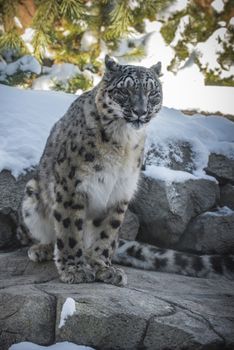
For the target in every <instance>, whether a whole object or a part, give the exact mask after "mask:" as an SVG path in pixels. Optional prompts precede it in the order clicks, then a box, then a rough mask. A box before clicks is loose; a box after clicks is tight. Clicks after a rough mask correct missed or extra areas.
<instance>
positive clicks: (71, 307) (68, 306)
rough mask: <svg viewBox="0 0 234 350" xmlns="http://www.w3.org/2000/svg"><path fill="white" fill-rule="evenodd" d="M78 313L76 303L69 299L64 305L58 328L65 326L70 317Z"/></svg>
mask: <svg viewBox="0 0 234 350" xmlns="http://www.w3.org/2000/svg"><path fill="white" fill-rule="evenodd" d="M75 312H76V303H75V300H74V299H72V298H67V299H66V301H65V303H64V304H63V307H62V311H61V316H60V323H59V326H58V328H61V327H63V326H64V325H65V322H66V320H67V318H68V316H72V315H73V314H74V313H75Z"/></svg>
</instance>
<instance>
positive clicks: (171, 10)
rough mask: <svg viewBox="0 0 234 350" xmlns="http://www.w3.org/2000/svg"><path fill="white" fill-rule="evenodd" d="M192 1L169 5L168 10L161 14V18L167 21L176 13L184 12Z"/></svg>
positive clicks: (178, 1)
mask: <svg viewBox="0 0 234 350" xmlns="http://www.w3.org/2000/svg"><path fill="white" fill-rule="evenodd" d="M189 1H190V0H176V1H174V2H173V4H171V5H169V6H168V7H167V8H166V10H163V11H162V12H160V18H163V19H164V20H167V19H168V18H169V17H171V15H173V14H174V13H176V12H180V11H183V10H184V9H185V8H186V7H187V5H188V3H189Z"/></svg>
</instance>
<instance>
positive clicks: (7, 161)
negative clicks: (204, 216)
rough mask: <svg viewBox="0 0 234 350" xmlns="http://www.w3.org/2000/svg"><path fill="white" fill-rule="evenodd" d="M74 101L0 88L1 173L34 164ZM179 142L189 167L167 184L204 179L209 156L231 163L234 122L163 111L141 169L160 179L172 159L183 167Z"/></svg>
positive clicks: (150, 130) (171, 176)
mask: <svg viewBox="0 0 234 350" xmlns="http://www.w3.org/2000/svg"><path fill="white" fill-rule="evenodd" d="M75 98H77V96H75V95H71V94H65V93H62V92H52V91H47V92H46V91H35V90H21V89H17V88H13V87H8V86H4V85H0V115H1V118H0V171H1V170H2V169H9V170H11V171H12V173H13V175H14V176H15V177H17V176H19V175H20V174H21V173H23V172H24V171H25V169H29V168H31V167H33V166H35V165H36V164H38V162H39V160H40V157H41V154H42V152H43V149H44V146H45V143H46V140H47V137H48V135H49V132H50V129H51V128H52V126H53V124H54V123H55V122H56V121H57V120H58V119H59V118H60V117H62V116H63V114H64V113H65V112H66V110H67V109H68V107H69V105H70V104H71V103H72V102H73V101H74V99H75ZM179 142H184V143H189V145H190V147H191V150H192V159H191V162H192V165H193V166H192V168H191V169H190V170H189V169H188V171H186V172H185V174H181V173H180V172H178V171H176V172H174V171H173V170H170V169H169V170H167V171H168V181H171V179H173V181H174V180H175V181H183V180H185V178H194V177H197V178H200V177H207V176H206V175H205V174H204V170H203V169H204V168H205V167H206V166H207V162H208V157H209V154H210V153H211V152H217V153H220V154H223V155H226V156H227V157H230V158H234V123H233V122H231V121H230V120H228V119H226V118H223V117H218V116H207V117H204V116H202V115H200V114H196V115H194V116H186V115H184V114H183V113H181V112H180V111H178V110H175V109H169V108H167V107H164V108H162V110H161V111H160V113H159V115H158V116H157V117H156V118H155V119H153V120H152V121H151V123H150V124H149V126H148V130H147V141H146V147H145V153H146V154H147V153H148V152H149V151H150V150H151V149H152V148H155V147H156V148H157V149H158V150H160V156H158V157H156V156H155V157H154V158H153V159H152V161H151V162H149V164H148V165H147V167H146V174H147V175H148V176H155V177H159V176H160V174H159V173H160V172H164V173H163V176H164V175H165V171H166V170H165V169H163V168H166V169H168V168H169V167H170V159H171V158H170V157H171V156H170V155H171V154H173V157H174V159H175V160H176V161H177V162H179V163H180V162H181V163H182V162H183V157H182V154H181V149H180V147H179V146H178V144H179ZM177 146H178V147H177ZM151 167H152V168H151ZM156 167H161V168H158V169H156Z"/></svg>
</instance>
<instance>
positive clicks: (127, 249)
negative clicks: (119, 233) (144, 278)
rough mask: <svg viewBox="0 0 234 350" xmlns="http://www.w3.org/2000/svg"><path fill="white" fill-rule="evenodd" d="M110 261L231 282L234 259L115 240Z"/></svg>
mask: <svg viewBox="0 0 234 350" xmlns="http://www.w3.org/2000/svg"><path fill="white" fill-rule="evenodd" d="M113 262H115V263H117V264H121V265H125V266H132V267H137V268H140V269H144V270H153V271H161V272H169V273H176V274H180V275H185V276H193V277H208V278H209V277H211V278H213V277H217V276H220V275H223V276H226V277H227V278H230V279H233V277H234V256H232V255H229V256H221V255H201V256H200V255H195V254H190V253H185V252H178V251H174V250H171V249H163V248H159V247H154V246H151V245H149V244H144V243H139V242H135V241H126V240H123V239H121V240H120V241H119V246H118V249H117V250H116V253H115V255H114V257H113Z"/></svg>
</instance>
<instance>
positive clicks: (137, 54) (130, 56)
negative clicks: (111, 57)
mask: <svg viewBox="0 0 234 350" xmlns="http://www.w3.org/2000/svg"><path fill="white" fill-rule="evenodd" d="M145 55H146V53H145V49H144V47H143V46H139V47H134V48H133V49H131V50H129V51H127V52H126V53H125V54H123V55H121V56H116V57H118V58H124V60H126V61H137V60H139V59H141V58H143V57H145Z"/></svg>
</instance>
